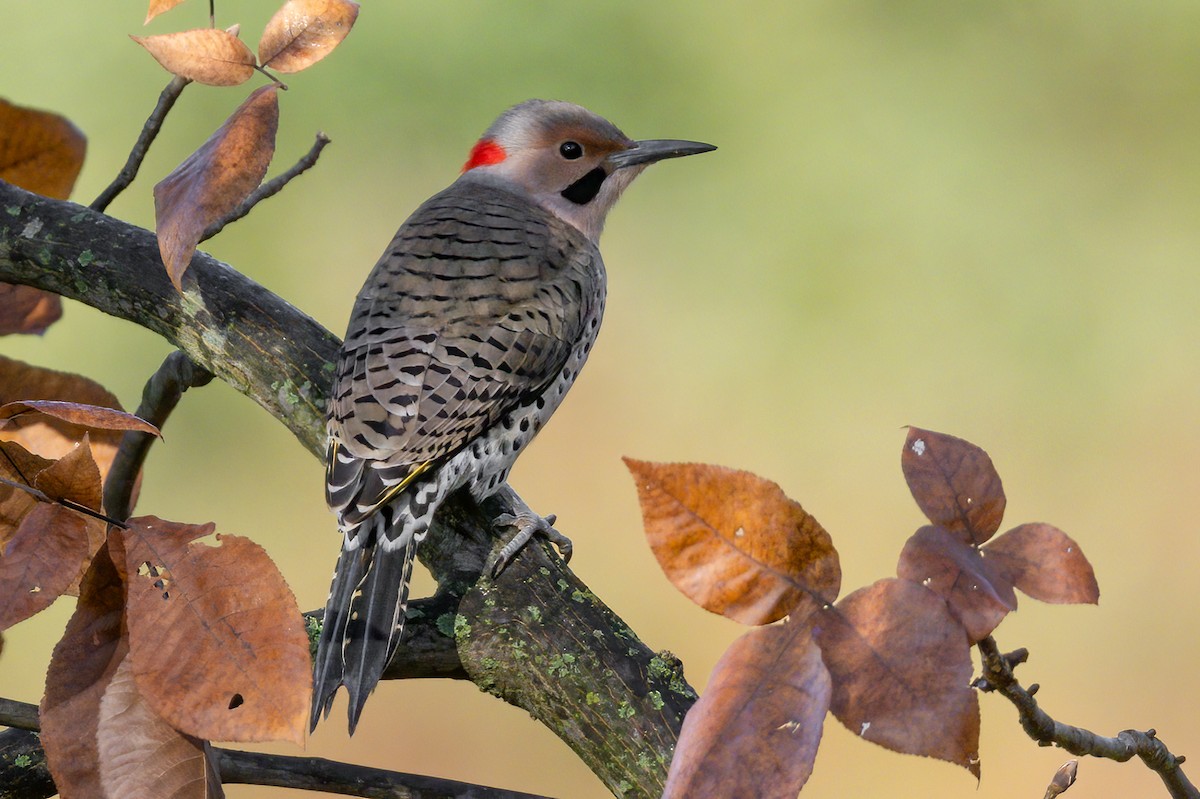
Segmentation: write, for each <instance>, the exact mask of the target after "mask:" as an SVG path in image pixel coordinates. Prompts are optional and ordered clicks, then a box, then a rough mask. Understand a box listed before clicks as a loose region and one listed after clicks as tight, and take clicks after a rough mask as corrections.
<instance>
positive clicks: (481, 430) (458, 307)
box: [310, 100, 716, 734]
mask: <svg viewBox="0 0 1200 799" xmlns="http://www.w3.org/2000/svg"><path fill="white" fill-rule="evenodd" d="M714 149H716V148H715V147H714V146H713V145H710V144H704V143H702V142H694V141H686V140H677V139H650V140H643V141H635V140H633V139H630V138H629V137H627V136H626V135H625V134H624V133H622V132H621V131H620V129H618V128H617V127H616V126H615V125H613V124H612V123H611V122H609V121H607V120H606V119H604V118H602V117H600V116H598V115H596V114H594V113H592V112H591V111H588V110H587V109H585V108H583V107H582V106H579V105H575V104H572V103H568V102H563V101H556V100H528V101H526V102H523V103H520V104H518V105H515V106H513V107H512V108H509V109H508V110H506V111H504V112H503V113H502V114H501V115H500V116H499V117H498V118H497V119H496V120H495V122H493V123H492V124H491V125H490V126H489V127H488V128H487V130H486V131H485V132H484V134H483V136H482V137H481V138H480V139H479V140H478V141H477V142H476V143H475V144H474V146H473V147H472V148H471V150H470V153H469V156H468V158H467V161H466V163H465V164H464V165H463V167H462V170H461V173H460V175H459V176H458V178H457V179H456V180H455V181H454V182H453V183H452V184H451V185H450V186H449V187H448V188H446V189H444V190H443V191H441V192H439V193H438V194H435V195H434V196H433V197H431V198H430V199H429V200H427V201H426V202H425V203H424V204H422V205H421V206H420V207H419V208H418V209H417V210H416V211H414V212H413V214H412V215H411V216H410V217H409V218H408V219H407V221H405V222H404V224H403V225H401V226H400V229H399V230H398V231H397V233H396V235H395V237H394V238H393V239H392V241H391V243H390V244H389V245H388V247H387V249H386V250H385V251H384V253H383V255H382V256H381V257H380V259H379V261H378V263H376V265H375V267H374V269H373V270H372V271H371V273H370V275H369V276H368V277H367V279H366V282H365V283H364V284H363V287H362V290H361V291H360V292H359V294H358V298H357V300H356V301H355V303H354V306H353V309H352V311H351V315H350V321H349V324H348V325H347V330H346V336H345V339H344V341H343V344H342V347H341V349H340V351H339V354H338V359H337V362H336V368H335V372H334V383H333V389H332V392H331V394H330V399H329V403H328V413H327V432H328V447H327V452H326V459H325V462H326V473H325V491H326V499H327V501H328V504H329V507H330V508H331V510H332V511H333V512H334V513H335V514H336V516H337V520H338V527H339V530H340V531H341V533H342V548H341V553H340V555H339V557H338V561H337V566H336V568H335V571H334V576H333V581H332V584H331V587H330V593H329V598H328V600H327V602H326V606H325V613H324V617H323V623H322V629H321V634H320V638H319V641H318V644H317V653H316V656H315V660H314V667H313V699H312V712H311V716H310V729H315V728H316V725H317V723H318V720H319V719H320V717H322V716H324V717H325V718H328V715H329V712H330V709H331V707H332V704H333V700H334V697H335V695H336V693H337V691H338V689H339V688H340V687H341V686H345V687H346V689H347V693H348V697H349V709H348V714H349V728H350V733H351V734H353V733H354V730H355V728H356V726H357V725H358V721H359V718H360V716H361V714H362V709H363V706H364V704H365V702H366V700H367V697H368V695H369V694H370V693H371V692H372V691H373V690H374V689H375V687H376V685H377V684H378V682H379V680H380V678H381V676H382V674H383V671H384V668H385V667H386V666H387V664H388V662H389V661H390V660H391V658H392V656H393V655H394V654H395V651H396V649H397V646H398V644H399V641H400V638H401V635H402V632H403V628H404V620H405V609H406V606H407V602H408V591H409V580H410V578H411V576H412V569H413V561H414V558H415V554H416V550H417V547H418V545H419V544H420V543H421V541H422V540H423V539H424V538H425V537H426V535H427V534H428V532H429V529H430V523H431V521H432V519H433V516H434V514H435V512H436V511H437V509H438V507H439V505H440V504H441V503H442V502H443V501H444V500H445V499H446V498H447V497H448V496H450V494H452V493H454V492H455V491H457V490H459V489H463V488H465V489H467V490H469V491H470V494H471V496H472V497H473V498H474V499H475V500H476V501H480V500H483V499H486V498H487V497H489V496H492V495H494V494H497V493H498V492H500V491H507V492H508V493H509V496H510V498H512V499H513V500H514V501H518V500H519V498H517V497H516V494H515V492H512V490H511V489H510V488H508V486H507V482H506V481H507V477H508V473H509V470H510V469H511V467H512V465H513V462H514V461H515V460H516V458H517V455H518V454H519V453H520V452H521V451H522V450H523V449H524V448H525V447H527V446H528V444H529V442H530V440H531V439H532V438H533V437H534V436H535V435H536V434H537V433H538V431H539V430H540V429H541V427H542V426H543V425H544V424H545V422H546V420H547V419H549V417H550V415H551V414H552V413H553V412H554V411H555V409H556V408H557V407H558V405H559V403H560V402H561V401H562V399H563V397H564V396H565V395H566V393H567V390H568V389H569V388H570V387H571V384H572V383H573V382H574V381H575V379H576V377H577V376H578V374H579V370H580V369H581V368H582V367H583V364H584V362H585V361H586V360H587V357H588V353H589V352H590V351H591V349H592V345H593V343H594V342H595V340H596V334H597V332H598V331H599V327H600V320H601V317H602V315H603V312H604V301H605V290H606V288H605V287H606V274H605V268H604V263H603V261H602V260H601V257H600V251H599V249H598V247H597V241H598V239H599V237H600V233H601V230H602V229H603V227H604V220H605V217H606V215H607V214H608V212H609V211H610V210H611V209H612V207H613V205H614V204H615V203H616V202H617V199H618V198H619V197H620V196H621V193H622V192H623V191H624V190H625V188H626V187H627V186H629V184H630V183H631V182H632V181H633V179H634V178H635V177H637V175H638V174H640V173H641V172H642V170H644V169H645V168H646V167H647V166H649V165H650V164H652V163H654V162H656V161H661V160H664V159H668V158H678V157H682V156H688V155H694V154H697V153H703V152H708V151H710V150H714ZM516 507H518V508H519V510H518V513H516V514H515V515H508V516H504V517H500V518H497V519H496V520H495V522H494V524H495V525H496V526H498V527H499V526H507V527H511V528H514V529H516V531H517V532H516V535H515V536H514V537H513V539H512V541H510V542H509V543H508V544H507V545H506V546H505V547H504V548H503V549H502V551H501V553H500V555H499V558H498V562H497V564H496V565H495V566H494V569H493V570H494V573H498V572H499V571H500V570H502V569H503V566H504V564H505V563H506V562H507V561H508V559H509V558H511V557H512V556H513V555H514V554H515V553H516V551H517V550H519V549H520V547H521V546H522V545H523V544H524V543H525V542H526V541H528V540H529V538H530V537H531V536H533V535H542V536H545V537H547V538H549V539H550V540H551V541H552V542H555V543H557V544H558V545H559V549H560V552H562V554H563V555H564V556H569V554H570V542H569V541H568V540H567V539H566V537H565V536H562V535H561V534H560V533H558V531H557V530H555V529H554V527H553V525H554V523H555V518H554V517H553V516H548V517H545V518H543V517H540V516H538V515H537V514H535V513H533V512H532V511H531V510H529V509H528V507H527V506H525V505H524V503H518V504H517V506H516Z"/></svg>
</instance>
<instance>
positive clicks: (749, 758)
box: [663, 599, 830, 799]
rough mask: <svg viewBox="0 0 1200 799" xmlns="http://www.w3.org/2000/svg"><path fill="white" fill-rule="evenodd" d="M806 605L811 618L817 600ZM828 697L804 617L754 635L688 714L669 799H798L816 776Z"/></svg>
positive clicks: (723, 663)
mask: <svg viewBox="0 0 1200 799" xmlns="http://www.w3.org/2000/svg"><path fill="white" fill-rule="evenodd" d="M807 603H808V605H809V609H808V613H811V612H812V609H813V608H815V603H814V602H813V600H811V599H809V600H807ZM829 700H830V680H829V672H828V671H827V670H826V668H825V665H824V663H822V661H821V650H820V649H819V648H818V647H817V645H816V643H815V642H814V641H813V637H812V626H811V620H810V619H809V618H808V615H807V614H805V616H804V617H803V618H799V614H796V615H793V616H792V618H791V619H789V620H788V622H787V623H786V624H783V625H771V626H768V627H760V628H758V629H754V630H751V631H749V632H748V633H746V634H745V635H743V636H742V637H741V638H739V639H737V640H736V641H734V642H733V644H732V645H731V646H730V647H729V649H728V650H726V652H725V654H724V655H722V656H721V660H720V661H719V662H718V663H717V665H716V667H715V668H714V669H713V673H712V677H711V678H710V680H709V683H708V690H707V691H705V693H704V696H702V697H700V700H699V701H698V702H696V704H695V705H693V706H692V708H691V710H689V711H688V714H687V717H686V718H685V719H684V721H683V730H682V731H681V732H680V735H679V743H678V744H677V745H676V747H675V756H674V758H673V759H672V760H671V771H670V774H669V775H668V776H667V786H666V790H665V792H664V793H663V797H664V799H668V798H670V799H675V798H676V797H693V796H754V797H762V798H763V799H768V798H769V797H780V799H794V797H795V796H796V794H798V793H799V792H800V789H801V788H802V787H803V786H804V783H805V782H807V781H808V778H809V776H811V774H812V767H813V761H814V760H815V758H816V756H817V747H818V745H819V744H820V743H821V727H822V724H823V723H824V721H825V714H826V713H827V712H828V710H829Z"/></svg>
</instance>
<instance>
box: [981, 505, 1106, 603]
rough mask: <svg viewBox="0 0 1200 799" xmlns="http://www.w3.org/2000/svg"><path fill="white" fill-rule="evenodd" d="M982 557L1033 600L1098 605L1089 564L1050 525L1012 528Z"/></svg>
mask: <svg viewBox="0 0 1200 799" xmlns="http://www.w3.org/2000/svg"><path fill="white" fill-rule="evenodd" d="M983 557H984V560H985V561H986V562H988V563H989V564H992V566H993V567H994V568H995V569H996V570H998V571H1000V572H1002V573H1003V574H1004V575H1005V576H1006V577H1007V578H1008V579H1009V580H1011V581H1012V583H1013V584H1014V585H1015V586H1016V587H1017V588H1019V589H1021V590H1022V591H1024V592H1025V593H1026V594H1028V595H1029V596H1031V597H1033V598H1034V599H1040V600H1041V601H1043V602H1053V603H1056V604H1065V603H1080V602H1086V603H1088V604H1092V605H1094V604H1096V603H1097V602H1099V601H1100V585H1099V584H1098V583H1097V582H1096V573H1095V572H1094V571H1093V570H1092V564H1090V563H1088V559H1087V558H1086V557H1084V555H1083V550H1081V549H1080V548H1079V545H1078V544H1076V543H1075V541H1074V540H1072V538H1071V537H1070V536H1069V535H1067V534H1066V533H1064V532H1063V531H1062V530H1060V529H1058V528H1057V527H1054V526H1053V525H1049V524H1043V523H1041V522H1035V523H1032V524H1022V525H1020V526H1019V527H1014V528H1013V529H1011V530H1009V531H1008V532H1007V533H1004V534H1003V535H999V536H997V537H996V540H994V541H992V542H991V543H990V544H988V545H987V546H986V547H984V548H983Z"/></svg>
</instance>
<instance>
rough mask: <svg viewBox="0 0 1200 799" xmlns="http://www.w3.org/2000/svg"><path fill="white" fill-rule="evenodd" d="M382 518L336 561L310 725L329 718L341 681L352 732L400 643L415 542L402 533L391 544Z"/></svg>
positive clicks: (317, 667) (322, 636)
mask: <svg viewBox="0 0 1200 799" xmlns="http://www.w3.org/2000/svg"><path fill="white" fill-rule="evenodd" d="M382 516H383V515H377V516H375V517H373V519H372V521H369V522H368V524H372V523H373V524H374V525H375V526H376V529H375V530H373V531H371V534H369V535H365V536H363V535H362V534H361V533H360V540H364V539H365V540H364V543H363V544H362V545H361V546H359V547H357V548H355V549H353V550H350V549H347V548H346V547H344V546H343V548H342V554H341V556H340V557H339V559H338V565H337V570H336V571H335V573H334V577H333V587H332V588H331V590H330V594H329V601H328V603H327V604H326V607H325V622H324V626H323V627H322V630H321V638H320V641H319V642H318V644H317V657H316V663H315V665H314V670H313V680H314V690H313V704H312V712H311V716H310V724H311V725H312V727H314V728H315V727H316V724H317V720H318V718H319V717H320V716H322V715H325V716H328V714H329V708H330V706H331V705H332V703H333V698H334V695H335V694H336V693H337V689H338V687H339V686H342V685H345V686H346V689H347V691H348V693H349V695H350V707H349V716H350V732H351V734H353V733H354V729H355V727H357V726H358V719H359V716H360V715H361V714H362V709H363V705H364V704H366V701H367V697H368V696H369V695H370V693H371V692H372V691H373V690H374V689H375V686H376V685H377V684H378V683H379V679H380V677H381V676H382V675H383V670H384V669H385V668H386V667H387V664H388V662H389V661H390V660H391V659H392V655H394V654H395V652H396V648H397V646H399V643H400V637H401V632H402V631H403V629H404V610H405V607H406V606H407V604H408V586H409V580H410V578H411V577H412V568H413V560H414V556H415V553H416V541H415V540H414V537H413V535H412V533H411V532H409V531H403V532H401V535H400V537H399V539H398V540H397V541H396V542H395V543H392V542H389V541H388V538H387V536H386V534H385V531H384V529H380V528H385V527H386V521H384V518H382ZM376 519H377V520H378V521H375V520H376ZM362 532H366V531H362ZM392 532H394V531H392Z"/></svg>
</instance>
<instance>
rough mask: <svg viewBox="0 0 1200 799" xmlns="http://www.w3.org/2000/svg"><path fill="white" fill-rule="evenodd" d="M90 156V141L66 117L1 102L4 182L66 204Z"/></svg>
mask: <svg viewBox="0 0 1200 799" xmlns="http://www.w3.org/2000/svg"><path fill="white" fill-rule="evenodd" d="M86 152H87V138H86V137H84V135H83V134H82V133H80V131H79V129H78V128H77V127H75V126H74V125H72V124H71V122H70V120H68V119H67V118H66V117H62V116H59V115H58V114H52V113H50V112H48V111H37V110H35V109H32V108H23V107H21V106H19V105H13V104H12V103H10V102H8V101H7V100H0V180H3V181H5V182H7V183H11V184H13V185H14V186H20V187H21V188H23V189H25V190H26V191H32V192H36V193H37V194H42V195H45V196H46V197H53V198H55V199H56V200H65V199H67V198H68V197H70V196H71V190H72V189H73V188H75V179H76V178H77V177H79V170H80V169H82V168H83V157H84V155H85V154H86Z"/></svg>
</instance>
